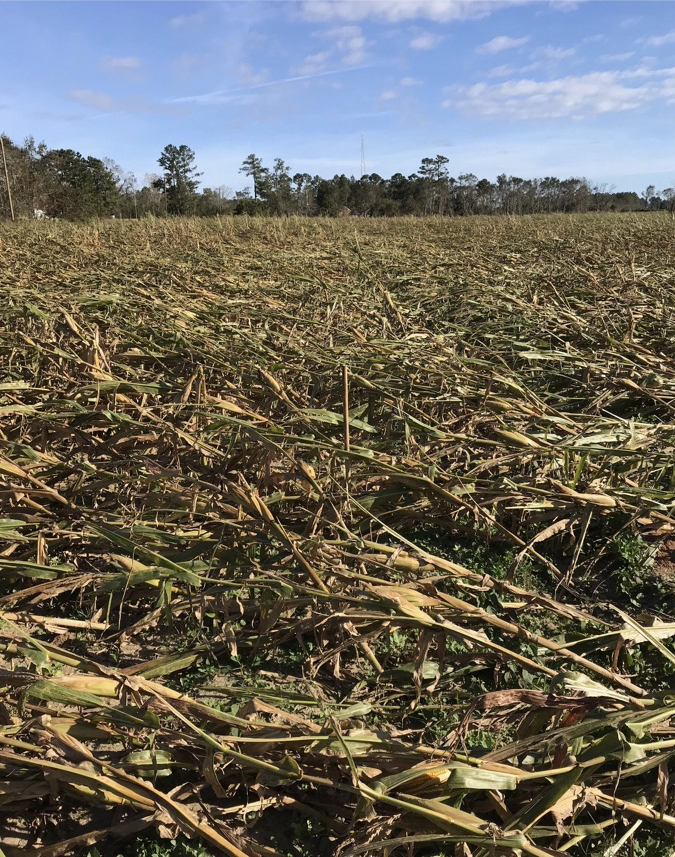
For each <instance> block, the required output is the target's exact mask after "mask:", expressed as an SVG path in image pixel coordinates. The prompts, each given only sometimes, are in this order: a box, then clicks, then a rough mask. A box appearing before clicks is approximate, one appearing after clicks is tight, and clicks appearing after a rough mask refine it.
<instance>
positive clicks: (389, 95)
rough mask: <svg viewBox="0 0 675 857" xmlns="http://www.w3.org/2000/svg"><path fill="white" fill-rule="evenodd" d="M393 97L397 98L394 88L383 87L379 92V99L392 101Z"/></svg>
mask: <svg viewBox="0 0 675 857" xmlns="http://www.w3.org/2000/svg"><path fill="white" fill-rule="evenodd" d="M394 98H398V92H396V90H395V89H385V91H384V92H383V93H381V94H380V100H381V101H392V100H393V99H394Z"/></svg>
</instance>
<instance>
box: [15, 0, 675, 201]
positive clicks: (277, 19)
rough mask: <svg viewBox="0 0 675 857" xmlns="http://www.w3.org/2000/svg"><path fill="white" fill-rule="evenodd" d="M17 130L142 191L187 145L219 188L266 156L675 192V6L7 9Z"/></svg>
mask: <svg viewBox="0 0 675 857" xmlns="http://www.w3.org/2000/svg"><path fill="white" fill-rule="evenodd" d="M0 11H1V14H2V31H3V50H2V53H1V55H0V70H1V72H2V74H1V76H0V130H2V131H4V132H5V133H6V134H8V135H9V136H10V137H11V138H12V139H13V140H15V141H20V140H22V139H23V138H24V137H25V136H26V135H27V134H33V135H34V136H35V137H36V138H37V139H38V140H42V139H44V140H45V141H46V142H47V144H48V145H49V146H51V147H67V148H74V149H77V150H78V151H80V152H82V153H83V154H85V155H89V154H91V155H96V156H98V157H110V158H113V159H114V160H115V161H117V162H118V163H119V164H120V165H121V166H122V167H123V168H124V169H126V170H131V171H133V172H134V173H135V175H136V176H137V178H138V180H139V182H140V183H143V179H144V177H145V175H146V174H148V173H152V172H155V171H157V170H158V167H157V163H156V161H157V158H158V156H159V153H160V152H161V150H162V148H163V147H164V145H165V144H167V143H175V144H177V145H180V144H181V143H187V144H188V145H189V146H191V147H192V148H193V149H194V151H195V153H196V156H197V159H196V160H197V165H198V166H199V168H200V169H201V170H202V171H203V172H204V175H203V178H202V184H203V186H211V187H217V186H220V185H226V186H229V187H230V188H231V189H233V190H237V189H240V188H242V187H244V186H245V185H246V184H247V180H246V179H245V177H244V176H242V175H240V174H239V173H238V168H239V166H240V165H241V162H242V161H243V159H244V158H245V157H246V156H247V155H248V154H249V153H251V152H254V153H256V154H257V155H259V156H261V157H262V158H263V160H264V161H265V163H266V164H268V165H269V166H271V162H272V160H273V159H274V158H275V157H281V158H283V159H284V160H285V161H286V162H287V163H288V164H289V165H290V167H291V170H292V172H309V173H311V174H316V173H319V174H320V175H324V176H332V175H333V174H335V173H341V172H345V173H347V174H355V175H358V174H359V171H360V145H361V136H360V135H361V132H363V134H364V138H365V150H366V152H365V154H366V168H367V171H368V172H377V173H379V174H380V175H383V176H389V175H391V174H392V173H393V172H398V171H400V172H403V173H405V174H410V173H412V172H414V171H415V170H416V169H417V167H418V166H419V163H420V160H421V159H422V158H423V157H427V156H430V157H433V156H435V155H436V154H444V155H446V156H447V157H448V158H449V159H450V163H449V167H450V171H451V174H452V175H455V176H457V175H459V174H460V173H466V172H472V173H475V174H476V175H478V176H479V177H481V178H482V177H487V178H490V179H494V177H495V176H496V175H497V174H498V173H500V172H506V173H510V174H514V175H519V176H522V177H525V178H527V177H532V176H543V175H557V176H560V177H566V176H570V175H575V176H586V177H587V178H589V179H591V180H593V181H597V182H599V183H607V185H608V186H615V187H616V188H617V189H634V190H638V191H641V190H643V189H644V187H645V186H646V185H647V184H648V183H653V184H655V185H656V187H657V188H659V189H660V188H663V187H672V186H673V185H675V142H674V141H675V3H673V2H671V0H578V2H568V0H555V2H548V0H231V2H218V1H217V0H211V2H202V0H192V2H153V0H142V2H141V1H140V0H137V2H127V0H99V2H88V0H81V2H59V0H52V2H40V1H39V0H38V2H7V0H5V2H2V3H1V6H0Z"/></svg>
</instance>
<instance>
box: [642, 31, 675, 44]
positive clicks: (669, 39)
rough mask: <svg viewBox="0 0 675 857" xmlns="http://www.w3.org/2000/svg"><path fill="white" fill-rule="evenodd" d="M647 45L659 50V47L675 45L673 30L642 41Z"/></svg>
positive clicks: (674, 32)
mask: <svg viewBox="0 0 675 857" xmlns="http://www.w3.org/2000/svg"><path fill="white" fill-rule="evenodd" d="M642 41H643V42H644V43H645V44H647V45H652V46H653V47H655V48H660V47H661V45H672V44H674V43H675V30H670V32H668V33H664V34H663V35H662V36H652V37H651V38H650V39H643V40H642Z"/></svg>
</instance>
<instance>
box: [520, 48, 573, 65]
mask: <svg viewBox="0 0 675 857" xmlns="http://www.w3.org/2000/svg"><path fill="white" fill-rule="evenodd" d="M575 53H576V50H575V49H574V48H556V47H554V46H553V45H541V46H540V47H538V48H535V49H534V50H533V51H532V53H531V54H530V58H531V59H533V60H535V61H540V62H558V61H559V60H566V59H569V58H570V57H573V56H574V54H575Z"/></svg>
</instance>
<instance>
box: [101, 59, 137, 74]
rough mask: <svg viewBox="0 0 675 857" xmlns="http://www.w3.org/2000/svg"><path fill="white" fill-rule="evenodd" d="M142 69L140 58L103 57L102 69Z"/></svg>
mask: <svg viewBox="0 0 675 857" xmlns="http://www.w3.org/2000/svg"><path fill="white" fill-rule="evenodd" d="M140 67H141V58H140V57H103V59H102V60H101V68H105V69H108V70H109V71H138V69H139V68H140Z"/></svg>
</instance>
